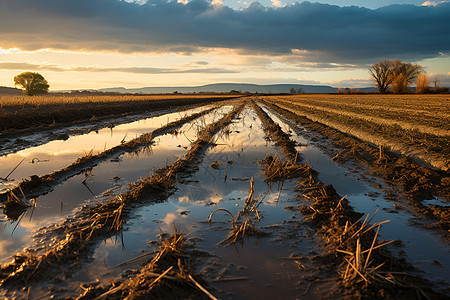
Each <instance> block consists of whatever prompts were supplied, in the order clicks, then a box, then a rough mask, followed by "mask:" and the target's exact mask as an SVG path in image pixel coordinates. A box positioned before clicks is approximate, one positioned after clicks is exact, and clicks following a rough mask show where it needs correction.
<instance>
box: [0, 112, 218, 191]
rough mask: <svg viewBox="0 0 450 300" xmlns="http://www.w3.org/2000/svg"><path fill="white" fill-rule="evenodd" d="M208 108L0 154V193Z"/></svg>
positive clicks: (162, 116) (159, 117)
mask: <svg viewBox="0 0 450 300" xmlns="http://www.w3.org/2000/svg"><path fill="white" fill-rule="evenodd" d="M210 107H211V106H205V107H199V108H195V109H190V110H187V111H183V112H172V113H167V114H163V115H160V116H155V117H149V118H145V119H142V120H138V121H134V122H131V123H127V124H120V125H117V126H112V125H111V126H110V127H109V128H108V127H106V128H103V129H100V130H97V131H92V132H89V133H87V134H82V135H73V136H70V137H69V136H67V139H66V140H54V141H51V142H48V143H46V144H43V145H40V146H37V147H31V148H27V149H24V150H21V151H18V152H16V153H12V154H9V155H6V156H1V157H0V178H3V179H8V180H1V181H0V193H4V192H6V191H7V190H8V189H10V188H12V187H14V186H16V185H17V184H18V182H20V181H21V180H22V178H29V177H30V176H32V175H38V176H40V175H44V174H48V173H51V172H53V171H55V170H59V169H62V168H64V167H66V166H68V165H70V164H71V163H73V162H75V161H76V160H77V159H78V158H80V157H83V156H85V155H87V154H89V153H91V152H92V154H98V153H100V152H103V151H104V150H106V149H109V148H112V147H114V146H117V145H119V144H120V143H122V142H127V141H129V140H131V139H133V138H135V137H137V136H139V135H141V134H143V133H147V132H150V131H152V130H154V129H156V128H159V127H161V126H162V125H165V124H167V123H169V122H172V121H176V120H178V119H180V118H182V117H184V116H186V115H191V114H193V113H196V112H200V111H203V110H206V109H208V108H210ZM16 167H17V168H16ZM14 168H16V169H14Z"/></svg>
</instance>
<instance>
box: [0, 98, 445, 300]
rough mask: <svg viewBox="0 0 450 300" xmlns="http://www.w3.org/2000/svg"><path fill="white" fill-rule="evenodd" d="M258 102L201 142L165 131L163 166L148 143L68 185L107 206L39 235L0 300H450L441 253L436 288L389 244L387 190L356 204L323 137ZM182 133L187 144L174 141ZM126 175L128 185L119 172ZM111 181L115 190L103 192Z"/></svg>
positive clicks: (158, 139) (6, 276)
mask: <svg viewBox="0 0 450 300" xmlns="http://www.w3.org/2000/svg"><path fill="white" fill-rule="evenodd" d="M253 100H254V101H248V102H243V103H240V102H236V103H235V105H234V108H233V109H232V110H231V111H229V112H228V113H227V114H226V115H225V116H224V117H223V118H221V119H220V120H218V121H216V119H215V118H212V119H211V120H210V121H209V122H204V123H203V124H202V126H198V127H196V128H198V129H196V130H195V131H196V134H192V133H189V132H188V130H187V129H186V127H188V126H190V125H189V124H194V123H195V122H196V121H194V120H193V119H192V120H185V122H182V123H181V124H178V125H177V126H178V127H172V128H171V129H168V128H165V129H164V126H161V127H160V129H156V130H155V131H156V132H158V130H161V135H160V136H156V135H151V134H150V139H151V140H152V141H154V142H155V143H156V144H155V145H154V147H155V153H156V152H157V151H160V152H161V154H158V155H155V156H154V157H153V158H152V156H151V155H148V156H147V155H145V153H146V151H151V147H147V145H148V144H151V143H148V142H149V138H148V137H146V138H145V139H144V140H145V143H146V145H139V146H138V147H137V148H139V147H142V148H139V149H141V150H139V151H137V152H136V149H135V150H134V151H123V152H120V153H118V154H117V156H115V157H113V158H112V159H111V158H108V159H104V160H102V161H101V162H99V163H98V164H95V165H93V167H92V169H91V171H90V172H92V173H90V174H84V173H80V174H78V175H76V176H73V177H71V178H70V179H69V180H68V181H67V182H69V181H70V180H75V179H76V180H77V181H80V180H81V179H82V178H83V176H85V178H86V183H87V184H88V186H89V185H90V186H91V189H92V191H94V194H97V193H96V191H97V188H98V189H99V191H101V192H99V193H98V194H97V195H96V196H94V195H92V197H90V196H89V194H86V199H85V200H86V202H84V203H86V205H83V206H80V203H83V201H79V202H78V204H76V205H75V206H74V207H73V209H76V210H75V211H74V214H73V215H72V214H68V212H66V213H65V214H64V215H62V216H63V219H62V220H59V221H56V220H55V221H54V222H55V223H54V224H51V223H52V222H49V224H48V225H47V227H46V228H42V229H41V230H38V231H36V232H37V233H36V235H35V236H34V237H33V239H34V241H35V244H30V245H29V247H28V248H27V249H25V250H23V251H19V252H17V253H16V254H15V255H14V257H13V260H12V261H11V262H8V263H5V264H4V265H3V266H2V268H1V269H0V282H1V283H0V286H1V288H0V295H4V296H12V295H16V296H17V297H19V298H20V297H23V298H26V297H31V298H46V297H51V296H52V297H57V298H66V299H76V298H81V299H97V298H98V297H101V298H111V299H122V298H125V297H128V298H130V299H131V298H133V299H139V298H146V297H155V298H168V299H180V298H186V299H216V298H219V299H254V298H262V299H267V298H279V297H280V295H282V297H283V298H285V299H296V298H301V299H325V298H329V299H342V298H348V299H389V298H390V299H406V298H414V299H416V298H417V299H422V298H430V299H431V298H432V299H446V297H448V290H445V287H444V288H442V286H441V287H438V286H437V285H436V282H432V281H433V280H437V281H439V278H440V277H442V274H445V268H447V262H446V259H448V253H447V256H446V255H445V251H444V252H439V251H440V250H439V251H437V252H436V253H438V254H439V255H441V257H440V258H439V260H440V262H439V261H436V267H438V266H437V264H441V266H442V267H443V268H444V270H443V271H442V272H440V273H439V272H437V273H439V274H437V277H435V278H433V277H432V276H429V274H425V275H424V276H425V277H423V276H422V274H420V268H418V267H417V266H416V265H415V262H416V257H414V256H411V255H410V253H409V252H408V251H409V249H410V248H411V247H409V246H408V247H409V248H408V247H406V248H404V249H406V250H408V251H406V252H407V254H408V255H402V253H401V252H402V250H401V249H402V247H401V240H396V241H394V240H390V239H386V238H387V237H390V236H394V237H395V236H396V233H395V232H393V235H389V234H385V233H384V231H385V228H386V226H388V224H389V223H386V222H385V221H386V220H385V219H383V218H384V217H385V216H386V214H388V213H389V214H393V213H391V212H388V211H387V210H382V209H383V208H385V207H384V205H385V203H384V202H382V201H378V204H379V205H381V206H383V207H380V209H381V210H382V211H383V213H379V214H378V215H377V214H374V213H375V212H374V211H372V208H373V207H376V205H372V206H371V205H369V204H368V203H369V202H367V201H371V202H374V201H375V200H373V199H377V198H379V197H381V194H380V193H379V194H377V193H378V192H374V191H377V189H372V190H371V192H367V190H366V188H365V186H364V188H362V185H359V184H353V190H352V193H349V195H348V196H343V193H344V192H345V191H346V189H347V187H348V185H345V186H344V185H343V186H340V183H341V182H344V181H345V180H344V178H337V179H333V178H334V177H345V174H344V172H343V171H342V172H341V171H339V170H337V169H334V168H333V167H330V166H331V162H332V161H333V160H330V158H329V157H328V160H327V159H325V156H324V157H320V156H319V154H317V152H311V153H310V152H309V151H312V148H311V147H310V145H309V143H310V139H311V135H299V134H297V131H296V130H297V129H298V126H296V125H295V124H291V123H289V120H284V119H283V117H282V116H281V115H278V114H277V113H280V114H283V115H284V116H286V117H287V118H288V119H290V120H296V119H295V118H294V116H289V115H287V114H284V113H283V111H282V110H279V109H278V108H276V107H275V106H273V105H271V104H269V103H267V102H261V101H258V100H259V99H256V98H254V99H253ZM205 114H207V113H205ZM224 114H225V113H223V114H222V115H224ZM199 117H201V116H199ZM172 125H174V124H172ZM183 133H185V137H186V139H185V140H184V141H183V142H181V140H180V139H177V138H172V137H177V136H180V137H181V136H182V135H183ZM183 139H184V137H183ZM174 143H177V144H178V145H177V146H175V144H174ZM165 145H167V147H166V148H165ZM178 146H179V147H178ZM158 148H160V150H157V149H158ZM175 148H177V149H175ZM164 149H168V150H166V151H167V157H166V158H165V159H164V155H163V153H164ZM322 150H323V149H322ZM314 151H315V150H314ZM328 151H329V152H327V151H325V150H324V153H333V152H334V151H339V150H336V149H335V148H334V149H329V150H328ZM147 153H148V154H150V152H147ZM158 153H159V152H158ZM342 154H343V153H341V154H339V155H338V156H337V157H336V158H335V157H333V159H334V160H336V159H337V158H338V157H340V155H342ZM321 155H323V154H321ZM335 155H336V154H335ZM335 155H333V156H335ZM133 156H135V158H136V159H135V160H136V162H135V163H133V159H132V158H133ZM315 156H317V157H315ZM147 157H148V158H147ZM157 157H159V158H157ZM343 157H344V156H343ZM316 160H317V161H316ZM341 162H342V163H344V162H345V161H344V160H342V161H341ZM121 163H122V164H123V169H122V170H123V172H122V173H121V171H120V170H119V172H117V173H116V174H114V172H111V170H112V169H111V166H112V165H114V164H116V165H119V164H121ZM352 163H353V162H352ZM158 164H159V165H160V166H159V167H155V166H156V165H158ZM161 164H163V165H161ZM152 167H153V168H154V169H153V170H149V168H152ZM127 170H129V171H127ZM133 170H134V171H133ZM107 172H108V176H105V174H106V173H107ZM127 172H130V173H129V174H128V173H127ZM349 172H350V171H347V173H349ZM342 174H344V175H342ZM93 175H94V176H93ZM336 175H337V176H336ZM137 176H143V177H142V178H140V179H139V178H137ZM100 177H107V179H103V180H100V179H98V185H96V180H95V178H100ZM330 178H331V179H330ZM353 178H356V175H352V176H351V180H353ZM367 179H368V180H367V181H368V182H370V184H373V185H375V186H377V185H380V186H381V187H382V188H384V185H385V183H384V182H380V181H377V180H376V179H372V178H367ZM329 182H332V184H333V185H331V184H330V183H329ZM128 183H130V184H129V186H128V187H126V184H128ZM368 186H370V185H368ZM60 187H61V188H62V187H64V184H63V185H60ZM359 189H362V190H364V193H366V194H367V196H365V197H362V199H363V201H360V202H358V201H355V197H354V195H355V196H356V195H357V193H358V191H359ZM391 190H392V189H391ZM56 191H58V189H55V192H56ZM87 192H88V190H87V189H86V193H87ZM61 193H62V194H61V195H64V193H67V191H66V192H64V191H63V189H61ZM17 194H19V195H20V194H22V192H21V191H20V190H19V191H17ZM23 194H25V192H23ZM50 194H51V193H50ZM50 194H49V195H50ZM386 195H387V193H386ZM386 195H384V194H383V196H386ZM41 197H43V196H41ZM17 198H19V197H17ZM74 198H77V196H76V195H74ZM19 199H20V198H19ZM38 199H39V198H38ZM11 201H13V200H11ZM49 201H51V200H49ZM53 201H54V200H53ZM424 201H425V200H420V202H424ZM444 201H445V199H444ZM75 202H76V201H75ZM75 202H74V203H75ZM396 203H399V202H396ZM440 204H442V203H440V202H437V203H430V204H429V207H432V205H440ZM397 205H398V204H397ZM53 206H55V205H54V203H53ZM402 206H403V205H402ZM402 206H398V207H399V208H396V207H394V210H399V212H398V214H395V215H398V216H401V218H403V219H404V217H405V216H407V215H408V214H409V212H408V210H407V209H406V210H405V211H403V210H401V208H402ZM368 208H370V211H367V209H368ZM400 210H401V211H400ZM380 214H381V215H382V216H381V217H380ZM393 223H395V224H396V226H398V225H400V226H403V225H402V224H403V223H401V222H397V221H395V222H393ZM389 230H390V229H389ZM401 235H402V233H399V234H398V235H397V236H400V237H401ZM419 236H420V237H421V239H422V237H423V238H425V237H426V235H424V234H423V233H419ZM405 241H410V239H409V237H408V238H405ZM430 241H432V239H430ZM433 247H435V245H434V244H433ZM398 249H400V250H398ZM425 257H427V258H429V257H432V256H430V255H426V256H425ZM410 258H413V263H411V262H410V261H409V259H410ZM55 266H56V268H55ZM421 266H422V265H421ZM426 270H427V272H428V271H429V270H431V269H426ZM444 285H445V283H444Z"/></svg>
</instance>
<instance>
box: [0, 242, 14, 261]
mask: <svg viewBox="0 0 450 300" xmlns="http://www.w3.org/2000/svg"><path fill="white" fill-rule="evenodd" d="M13 244H14V242H13V241H11V240H0V256H1V257H2V258H5V257H6V256H8V254H7V253H8V252H9V251H8V249H9V248H10V247H11V246H12V245H13Z"/></svg>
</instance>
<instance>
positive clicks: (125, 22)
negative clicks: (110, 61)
mask: <svg viewBox="0 0 450 300" xmlns="http://www.w3.org/2000/svg"><path fill="white" fill-rule="evenodd" d="M449 15H450V4H449V3H443V4H440V5H438V6H436V7H433V6H428V7H424V6H413V5H391V6H386V7H382V8H379V9H376V10H371V9H367V8H362V7H339V6H332V5H327V4H318V3H309V2H303V3H297V4H295V5H292V6H287V7H283V8H265V7H263V6H261V5H260V4H258V3H253V4H251V5H250V6H249V7H248V8H247V9H245V10H242V11H236V10H233V9H231V8H228V7H226V6H223V7H218V6H216V7H214V6H212V5H210V4H209V2H205V1H204V0H193V1H191V2H189V3H188V4H186V5H184V4H181V3H177V2H175V1H170V2H167V1H161V0H151V1H148V2H147V3H146V4H144V5H138V4H134V3H128V2H125V1H118V0H77V1H61V0H1V1H0V46H1V47H3V48H9V47H19V48H21V49H27V50H35V49H40V48H54V49H72V50H105V51H117V52H165V51H169V52H182V53H185V54H192V53H195V52H196V51H199V49H201V48H203V47H206V48H211V47H212V48H214V47H223V48H232V49H237V50H239V51H241V52H242V53H246V54H269V55H291V49H301V50H307V52H304V53H303V54H302V52H300V53H295V54H292V55H293V56H296V57H298V58H299V59H302V58H303V59H305V60H307V61H315V62H336V63H355V62H357V63H358V64H363V63H370V62H373V61H374V60H376V59H388V58H400V59H404V60H420V59H423V58H429V57H435V56H438V55H439V54H438V53H439V52H447V51H449V50H450V39H449V38H448V28H450V18H448V16H449Z"/></svg>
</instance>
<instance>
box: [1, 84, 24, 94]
mask: <svg viewBox="0 0 450 300" xmlns="http://www.w3.org/2000/svg"><path fill="white" fill-rule="evenodd" d="M0 95H22V90H19V89H16V88H11V87H6V86H0Z"/></svg>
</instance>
